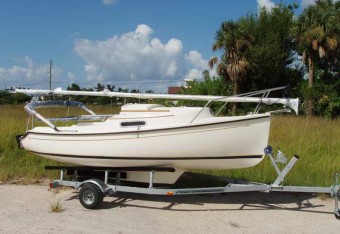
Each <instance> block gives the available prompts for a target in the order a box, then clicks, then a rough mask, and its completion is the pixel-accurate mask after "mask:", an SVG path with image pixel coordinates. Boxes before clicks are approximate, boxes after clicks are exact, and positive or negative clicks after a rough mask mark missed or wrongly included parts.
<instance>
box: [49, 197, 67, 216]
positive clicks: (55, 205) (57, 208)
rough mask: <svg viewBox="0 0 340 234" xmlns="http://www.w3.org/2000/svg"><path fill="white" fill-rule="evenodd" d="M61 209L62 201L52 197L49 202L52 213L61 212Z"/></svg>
mask: <svg viewBox="0 0 340 234" xmlns="http://www.w3.org/2000/svg"><path fill="white" fill-rule="evenodd" d="M63 210H64V209H63V203H62V202H61V201H60V199H56V198H54V199H53V200H52V201H51V202H50V211H51V212H53V213H60V212H62V211H63Z"/></svg>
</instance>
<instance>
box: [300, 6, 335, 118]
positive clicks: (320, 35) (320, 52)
mask: <svg viewBox="0 0 340 234" xmlns="http://www.w3.org/2000/svg"><path fill="white" fill-rule="evenodd" d="M339 22H340V13H339V4H337V3H334V2H333V1H332V0H317V1H316V4H315V5H312V6H310V7H308V8H306V9H305V10H304V11H303V13H302V14H301V15H300V17H299V18H298V20H297V27H296V34H295V35H296V39H297V42H298V45H299V47H300V49H301V50H302V51H303V56H302V57H303V62H304V63H305V64H307V65H308V87H309V88H312V87H313V85H314V75H315V71H314V70H315V65H316V64H317V62H318V61H319V60H320V59H323V58H327V57H328V56H329V54H330V53H331V52H332V51H334V50H335V49H336V48H337V47H338V44H339V33H340V24H339ZM313 107H314V102H313V99H312V97H309V100H308V102H307V112H306V113H307V116H312V115H313Z"/></svg>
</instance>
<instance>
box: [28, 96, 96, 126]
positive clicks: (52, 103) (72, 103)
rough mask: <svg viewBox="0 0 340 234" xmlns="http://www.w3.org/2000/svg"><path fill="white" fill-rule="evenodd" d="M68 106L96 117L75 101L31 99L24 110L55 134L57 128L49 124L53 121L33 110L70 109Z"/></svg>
mask: <svg viewBox="0 0 340 234" xmlns="http://www.w3.org/2000/svg"><path fill="white" fill-rule="evenodd" d="M70 106H71V107H79V108H81V109H83V110H84V111H86V112H88V113H90V114H91V115H92V116H94V117H97V115H96V113H94V112H93V111H92V110H90V109H88V108H87V107H86V106H85V105H84V104H83V103H81V102H77V101H35V100H34V99H32V101H31V102H30V103H28V104H27V105H26V106H25V110H26V111H27V112H28V113H29V114H31V115H34V116H35V117H37V118H38V119H40V120H41V121H42V122H44V123H45V124H47V125H48V126H49V127H51V128H52V129H53V130H55V131H56V132H59V131H60V130H59V129H58V127H57V126H56V125H55V124H53V123H51V120H53V119H46V118H45V117H43V116H42V115H40V114H39V113H38V112H37V111H36V110H35V109H38V108H42V107H70Z"/></svg>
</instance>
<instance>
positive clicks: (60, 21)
mask: <svg viewBox="0 0 340 234" xmlns="http://www.w3.org/2000/svg"><path fill="white" fill-rule="evenodd" d="M280 2H282V3H284V4H290V3H297V4H298V5H299V6H300V8H299V9H298V10H297V11H296V14H299V12H301V10H302V9H303V8H305V7H307V6H309V5H311V4H313V3H314V0H286V1H285V0H281V1H277V0H238V1H233V0H213V1H209V0H171V1H169V0H143V1H142V0H1V1H0V90H3V89H5V88H10V87H25V88H30V89H49V74H50V60H52V64H53V65H52V89H54V88H58V87H61V88H63V89H66V87H67V86H68V85H70V84H71V83H77V84H79V85H80V86H81V87H84V88H93V87H95V86H96V84H97V83H102V84H110V85H115V86H116V88H118V87H122V88H128V89H130V90H131V89H139V90H140V91H142V92H143V91H146V90H150V89H151V90H154V91H156V92H159V93H164V92H166V91H167V87H168V86H176V85H183V84H184V82H183V80H184V79H192V78H200V77H201V75H202V71H203V70H205V69H208V66H207V63H208V60H209V59H210V58H211V57H213V56H216V55H217V56H218V53H214V52H213V51H212V49H211V48H212V44H213V42H214V38H215V33H216V31H217V30H218V29H219V26H220V24H221V23H222V22H223V21H226V20H237V19H239V18H240V17H242V16H244V15H246V14H250V13H256V12H257V11H258V9H259V7H266V9H268V10H270V9H271V8H272V7H275V5H276V4H278V3H280ZM210 73H211V75H214V74H215V71H214V70H210Z"/></svg>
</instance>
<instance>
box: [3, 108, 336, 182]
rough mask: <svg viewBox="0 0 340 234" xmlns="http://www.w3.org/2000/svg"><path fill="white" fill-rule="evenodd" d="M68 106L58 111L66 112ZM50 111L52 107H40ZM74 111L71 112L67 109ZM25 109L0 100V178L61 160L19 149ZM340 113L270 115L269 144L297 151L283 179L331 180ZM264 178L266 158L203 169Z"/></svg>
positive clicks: (30, 174)
mask: <svg viewBox="0 0 340 234" xmlns="http://www.w3.org/2000/svg"><path fill="white" fill-rule="evenodd" d="M91 109H93V110H94V111H95V112H96V113H108V112H111V113H112V112H115V111H116V109H112V108H110V107H101V106H91ZM66 112H67V110H64V112H62V111H60V110H59V111H57V112H56V113H58V114H60V115H64V116H65V115H66V114H67V113H66ZM43 114H44V115H45V114H47V115H50V114H55V113H43ZM70 115H72V113H70ZM27 117H28V115H27V113H26V112H25V111H24V108H23V106H22V105H0V181H5V182H6V181H12V180H16V179H19V178H26V179H28V180H29V179H32V180H37V179H40V178H43V177H49V178H58V173H59V172H57V171H46V170H45V169H44V166H45V165H62V163H59V162H55V161H51V160H48V159H44V158H41V157H38V156H36V155H33V154H31V153H28V152H26V151H24V150H20V149H18V147H17V145H16V142H15V136H16V135H18V134H23V133H24V132H25V131H26V123H27ZM339 139H340V119H338V120H332V121H331V120H328V121H327V120H324V119H321V118H308V119H307V118H305V117H300V116H298V117H297V116H293V115H282V116H281V115H277V116H274V117H273V119H272V125H271V132H270V140H269V144H270V145H271V146H273V148H274V149H277V148H280V149H281V151H282V152H283V153H285V154H286V155H287V156H290V157H291V156H292V155H294V154H298V155H299V156H300V160H299V162H297V163H296V165H295V166H294V169H293V170H292V171H291V172H290V173H289V174H288V175H287V177H286V179H285V184H286V185H307V186H330V185H331V184H333V183H334V172H335V171H340V140H339ZM203 173H206V174H212V175H219V176H228V177H233V178H236V179H245V180H250V181H257V182H263V183H270V182H273V180H274V179H275V178H276V172H275V170H274V169H273V167H272V166H271V164H270V160H269V159H268V158H265V159H264V160H263V161H262V162H261V163H260V164H258V165H257V166H255V167H252V168H247V169H238V170H222V171H220V170H219V171H203Z"/></svg>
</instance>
